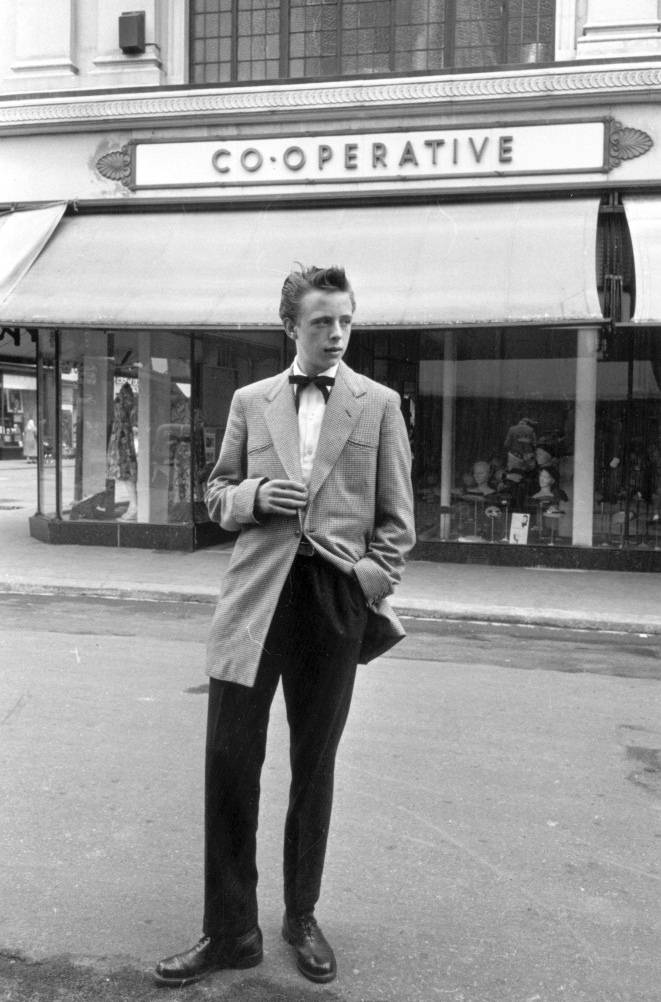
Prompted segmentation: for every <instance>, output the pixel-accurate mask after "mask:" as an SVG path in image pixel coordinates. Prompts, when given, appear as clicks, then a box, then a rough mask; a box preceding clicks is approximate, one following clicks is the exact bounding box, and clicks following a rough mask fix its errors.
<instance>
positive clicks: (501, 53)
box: [190, 0, 555, 82]
mask: <svg viewBox="0 0 661 1002" xmlns="http://www.w3.org/2000/svg"><path fill="white" fill-rule="evenodd" d="M280 3H281V0H236V4H235V7H233V6H232V0H193V2H192V3H191V8H190V10H191V20H190V24H191V52H192V59H191V79H192V81H193V82H196V81H200V80H204V81H206V82H210V81H216V80H226V79H229V78H230V75H231V72H232V59H231V55H232V54H231V53H228V51H227V48H226V46H225V45H220V44H219V42H222V43H225V42H227V41H228V40H229V41H230V43H231V42H232V39H233V31H234V32H235V33H236V39H237V51H236V52H235V53H234V54H233V55H234V57H235V58H236V60H237V61H238V63H239V64H240V69H239V70H238V71H236V72H237V79H240V80H250V79H252V80H259V79H264V78H274V70H276V69H277V72H276V73H275V77H277V76H279V71H280V66H279V63H280V60H281V56H282V54H283V53H282V52H281V46H282V45H284V46H285V52H287V54H288V57H289V67H288V74H289V75H291V76H296V77H300V76H316V75H319V74H322V75H338V74H339V75H341V74H343V73H382V72H388V71H391V70H398V71H401V72H406V71H409V70H414V71H422V72H424V71H428V72H433V71H435V70H438V69H441V68H443V67H444V66H446V65H450V66H455V67H457V68H458V69H461V68H462V67H481V66H484V67H489V66H494V65H499V64H503V63H522V62H523V63H526V62H539V61H550V60H552V59H553V54H554V32H555V0H509V2H508V3H507V4H504V3H503V2H502V0H290V2H289V37H288V39H286V40H285V42H282V41H281V38H280V9H281V8H280ZM234 9H235V15H236V23H235V24H232V16H233V15H232V10H234ZM448 25H452V28H453V31H452V37H450V38H448V37H447V31H446V28H447V26H448ZM204 41H207V42H208V43H209V44H208V45H207V47H206V48H205V47H204V46H203V45H202V46H201V45H200V44H199V43H200V42H204ZM212 43H214V44H212ZM267 61H268V65H267ZM276 64H278V65H277V67H276Z"/></svg>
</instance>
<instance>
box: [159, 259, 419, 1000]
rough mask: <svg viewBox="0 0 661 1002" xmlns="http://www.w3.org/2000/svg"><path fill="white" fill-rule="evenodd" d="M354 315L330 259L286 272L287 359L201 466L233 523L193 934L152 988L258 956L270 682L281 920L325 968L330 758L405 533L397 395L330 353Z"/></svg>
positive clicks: (405, 457) (288, 934)
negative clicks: (318, 914) (283, 793)
mask: <svg viewBox="0 0 661 1002" xmlns="http://www.w3.org/2000/svg"><path fill="white" fill-rule="evenodd" d="M354 309H355V300H354V295H353V291H352V289H351V286H350V284H349V282H348V279H347V277H346V275H345V273H344V271H343V269H341V268H336V267H333V268H326V269H322V268H316V267H311V268H304V269H302V270H301V271H300V272H299V271H297V272H292V273H291V274H290V275H289V276H288V277H287V279H286V280H285V283H284V286H283V289H282V298H281V304H280V316H281V318H282V321H283V323H284V326H285V330H286V332H287V334H288V335H289V337H291V338H292V339H293V340H294V342H295V344H296V358H295V360H294V363H293V366H292V367H291V369H289V370H288V371H286V372H284V373H280V374H279V375H278V376H274V377H271V378H269V379H265V380H262V381H260V382H258V383H253V384H252V385H250V386H246V387H244V388H242V389H240V390H238V391H237V392H236V394H235V395H234V398H233V400H232V406H231V409H230V414H229V418H228V423H227V429H226V432H225V436H224V439H223V444H222V448H221V451H220V456H219V458H218V462H217V463H216V466H215V468H214V470H213V471H212V473H211V475H210V477H209V481H208V487H207V506H208V509H209V513H210V516H211V518H212V519H214V520H216V521H218V522H219V523H220V525H222V526H223V527H224V528H226V529H228V530H231V531H238V533H239V535H238V537H237V540H236V543H235V546H234V551H233V554H232V560H231V563H230V567H229V569H228V572H227V575H226V577H225V580H224V582H223V586H222V591H221V595H220V598H219V601H218V606H217V609H216V613H215V616H214V620H213V623H212V627H211V634H210V638H209V645H208V673H209V675H210V689H209V711H208V729H207V751H206V795H205V808H206V812H205V836H206V842H205V846H206V848H205V910H204V925H203V931H204V935H203V937H202V939H201V940H200V941H199V943H197V944H196V945H195V946H193V947H192V948H191V949H190V950H188V951H186V952H184V953H180V954H177V955H175V956H174V957H169V958H167V959H166V960H163V961H161V962H160V963H159V964H158V966H157V968H156V975H155V976H156V980H157V981H158V982H159V983H160V984H165V985H170V986H173V987H178V986H181V985H184V984H188V983H190V982H193V981H198V980H199V979H200V978H201V977H204V976H205V975H206V974H208V973H210V972H211V971H213V970H219V969H221V968H230V967H231V968H242V967H251V966H254V965H255V964H258V963H259V962H260V960H261V959H262V935H261V931H260V929H259V926H258V916H257V868H256V864H255V855H256V833H257V817H258V806H259V781H260V772H261V767H262V764H263V761H264V755H265V749H266V732H267V726H268V718H269V710H270V706H271V702H272V700H273V696H274V694H275V690H276V688H277V685H278V681H279V680H280V679H282V686H283V693H284V698H285V704H286V709H287V720H288V723H289V731H290V762H291V772H292V776H291V787H290V794H289V806H288V812H287V819H286V823H285V836H284V901H285V914H284V919H283V927H282V932H283V936H284V938H285V939H286V940H287V941H288V942H289V943H290V944H291V945H292V947H293V949H294V954H295V957H296V962H297V966H298V969H299V970H300V971H301V973H302V974H303V975H305V977H307V978H309V979H310V980H312V981H315V982H328V981H331V980H332V979H333V978H334V977H335V975H336V969H337V968H336V961H335V957H334V954H333V951H332V949H331V947H330V945H329V943H328V942H327V940H326V938H325V937H324V935H323V933H322V931H321V929H320V927H319V926H318V924H317V922H316V918H315V906H316V904H317V901H318V898H319V894H320V887H321V878H322V871H323V865H324V857H325V852H326V842H327V837H328V829H329V824H330V816H331V807H332V799H333V774H334V765H335V755H336V752H337V748H338V745H339V742H340V738H341V736H342V731H343V729H344V725H345V723H346V719H347V715H348V712H349V706H350V703H351V696H352V692H353V685H354V679H355V674H356V666H357V664H358V663H365V662H367V661H369V660H371V659H372V658H373V657H376V656H377V655H378V654H381V653H383V652H384V651H385V650H387V649H388V648H389V647H391V646H392V645H393V644H394V643H396V642H397V641H398V640H399V639H401V637H402V636H403V635H404V631H403V629H402V627H401V624H400V623H399V621H398V619H397V617H396V616H395V614H394V612H393V611H392V609H391V608H390V606H389V604H388V601H387V596H388V595H389V594H390V593H391V592H392V591H393V588H394V587H395V585H396V584H397V582H398V581H399V579H400V576H401V572H402V568H403V564H404V559H405V557H406V554H407V552H408V551H409V549H410V548H411V546H412V545H413V542H414V540H415V535H414V528H413V526H414V519H413V501H412V491H411V476H410V472H411V471H410V465H411V456H410V450H409V442H408V436H407V432H406V427H405V425H404V420H403V418H402V414H401V410H400V406H399V398H398V396H397V394H396V393H395V392H394V391H392V390H390V389H387V388H386V387H384V386H381V385H380V384H378V383H375V382H373V381H372V380H370V379H367V378H365V377H363V376H361V375H358V374H357V373H355V372H353V371H352V370H351V369H350V368H349V367H348V366H347V365H346V364H345V363H344V362H342V356H343V355H344V353H345V351H346V349H347V345H348V343H349V336H350V333H351V322H352V317H353V312H354Z"/></svg>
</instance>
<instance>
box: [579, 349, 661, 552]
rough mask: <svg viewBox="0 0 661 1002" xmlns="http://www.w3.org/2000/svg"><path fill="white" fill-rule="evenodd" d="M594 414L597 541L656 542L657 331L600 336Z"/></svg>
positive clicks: (659, 522)
mask: <svg viewBox="0 0 661 1002" xmlns="http://www.w3.org/2000/svg"><path fill="white" fill-rule="evenodd" d="M597 357H598V363H597V410H596V421H595V520H594V542H595V544H597V545H611V546H618V547H636V548H649V549H658V548H659V547H661V336H660V335H659V333H658V332H657V331H656V330H654V329H646V330H635V331H632V330H622V331H619V332H608V333H605V334H603V335H602V337H601V338H600V341H599V346H598V356H597Z"/></svg>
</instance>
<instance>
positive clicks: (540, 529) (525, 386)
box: [414, 330, 576, 544]
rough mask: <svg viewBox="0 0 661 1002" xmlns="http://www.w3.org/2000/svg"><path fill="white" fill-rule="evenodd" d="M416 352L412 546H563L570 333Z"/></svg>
mask: <svg viewBox="0 0 661 1002" xmlns="http://www.w3.org/2000/svg"><path fill="white" fill-rule="evenodd" d="M419 351H420V355H419V361H418V396H417V415H418V420H417V427H416V435H415V445H414V453H415V469H414V477H415V486H416V497H417V510H418V529H419V534H420V538H421V539H423V540H425V539H426V540H430V539H439V540H456V541H459V542H467V543H468V542H487V541H488V542H497V541H498V542H508V543H512V544H526V543H528V544H531V543H540V544H543V543H553V544H558V543H563V542H564V543H570V542H571V540H572V522H573V509H572V499H573V494H574V491H573V469H574V442H573V436H574V403H575V382H576V335H575V333H558V332H551V331H539V330H498V331H484V330H482V331H461V332H452V331H438V332H430V333H428V334H423V335H422V336H421V337H420V343H419Z"/></svg>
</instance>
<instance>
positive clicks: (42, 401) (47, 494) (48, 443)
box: [36, 331, 57, 516]
mask: <svg viewBox="0 0 661 1002" xmlns="http://www.w3.org/2000/svg"><path fill="white" fill-rule="evenodd" d="M56 350H57V339H56V335H55V333H54V332H53V331H39V335H38V348H37V422H36V423H37V430H36V447H37V458H38V464H39V465H38V481H37V511H38V512H39V514H40V515H46V516H53V515H55V514H56V513H57V495H56V469H55V451H54V450H55V441H56V437H57V431H56V425H57V382H56V372H57V370H56Z"/></svg>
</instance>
